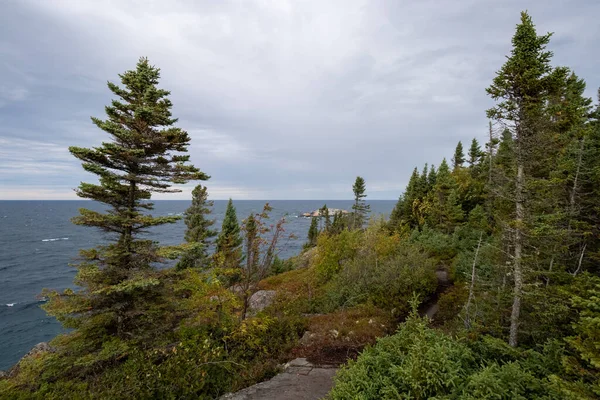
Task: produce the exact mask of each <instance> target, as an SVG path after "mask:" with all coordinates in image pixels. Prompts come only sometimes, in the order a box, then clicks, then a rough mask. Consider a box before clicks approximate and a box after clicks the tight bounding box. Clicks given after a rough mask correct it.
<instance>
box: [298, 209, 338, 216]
mask: <svg viewBox="0 0 600 400" xmlns="http://www.w3.org/2000/svg"><path fill="white" fill-rule="evenodd" d="M327 211H328V213H329V215H335V214H350V211H348V210H342V209H340V208H327ZM325 215H326V213H325V209H323V208H319V209H317V210H314V211H309V212H305V213H302V214H301V216H302V217H306V218H310V217H324V216H325Z"/></svg>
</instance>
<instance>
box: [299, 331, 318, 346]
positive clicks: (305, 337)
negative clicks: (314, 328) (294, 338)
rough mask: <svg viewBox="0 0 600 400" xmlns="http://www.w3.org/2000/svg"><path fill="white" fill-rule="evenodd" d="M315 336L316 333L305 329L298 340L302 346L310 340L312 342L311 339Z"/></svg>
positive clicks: (306, 344)
mask: <svg viewBox="0 0 600 400" xmlns="http://www.w3.org/2000/svg"><path fill="white" fill-rule="evenodd" d="M316 336H317V334H316V333H312V332H311V331H306V332H304V335H302V338H300V340H299V342H300V344H301V345H303V346H308V345H309V344H310V342H312V340H313V339H314V338H315V337H316Z"/></svg>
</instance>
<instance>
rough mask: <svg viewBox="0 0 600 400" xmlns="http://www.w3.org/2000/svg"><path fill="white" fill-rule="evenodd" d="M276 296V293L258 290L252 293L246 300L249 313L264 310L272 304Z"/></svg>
mask: <svg viewBox="0 0 600 400" xmlns="http://www.w3.org/2000/svg"><path fill="white" fill-rule="evenodd" d="M276 294H277V292H276V291H274V290H259V291H258V292H256V293H254V294H253V295H252V296H250V299H249V300H248V307H249V308H250V311H252V312H259V311H262V310H264V309H265V308H267V307H268V306H270V305H271V304H272V303H273V300H274V299H275V295H276Z"/></svg>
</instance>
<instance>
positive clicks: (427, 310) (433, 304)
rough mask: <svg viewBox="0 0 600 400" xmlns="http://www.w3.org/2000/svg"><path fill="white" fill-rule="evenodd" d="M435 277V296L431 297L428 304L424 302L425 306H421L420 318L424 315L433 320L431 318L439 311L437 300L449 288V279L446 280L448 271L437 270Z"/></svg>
mask: <svg viewBox="0 0 600 400" xmlns="http://www.w3.org/2000/svg"><path fill="white" fill-rule="evenodd" d="M435 276H436V277H437V280H438V287H437V290H436V291H435V294H434V295H433V296H432V297H431V299H430V300H429V301H428V302H426V303H425V304H423V305H422V306H421V309H420V314H421V315H422V316H425V315H426V316H428V317H429V318H431V319H433V317H434V316H435V314H436V313H437V312H438V310H439V305H438V300H439V298H440V295H441V294H442V293H443V292H444V291H446V289H447V288H448V286H450V279H449V278H448V271H445V270H437V271H435Z"/></svg>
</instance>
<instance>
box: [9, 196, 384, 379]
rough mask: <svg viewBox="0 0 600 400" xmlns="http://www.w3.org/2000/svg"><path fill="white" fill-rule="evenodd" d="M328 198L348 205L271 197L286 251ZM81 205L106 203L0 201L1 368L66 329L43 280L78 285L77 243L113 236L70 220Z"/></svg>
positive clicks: (164, 238)
mask: <svg viewBox="0 0 600 400" xmlns="http://www.w3.org/2000/svg"><path fill="white" fill-rule="evenodd" d="M264 203H265V202H264V201H254V200H252V201H250V200H248V201H235V202H234V205H235V206H236V208H237V215H238V218H239V219H240V220H241V219H243V218H245V217H246V216H247V215H248V214H249V213H251V212H259V211H261V210H262V207H263V205H264ZM324 203H327V205H328V206H329V207H331V208H341V209H347V210H349V209H350V207H351V206H352V201H346V200H337V201H336V200H328V201H323V200H289V201H283V200H279V201H272V202H270V204H271V206H273V211H272V213H271V217H272V219H273V220H275V219H279V218H280V217H282V216H284V215H288V217H287V218H286V220H287V223H286V225H285V229H286V233H291V234H294V235H295V236H296V238H295V239H292V240H284V241H282V242H281V253H280V255H281V256H282V257H290V256H293V255H295V254H298V253H299V252H300V249H301V248H302V244H303V243H304V242H305V241H306V235H307V232H308V227H309V225H310V219H308V218H301V217H300V218H297V216H298V215H299V214H301V213H302V212H306V211H312V210H315V209H317V208H319V207H321V206H322V205H323V204H324ZM369 204H370V205H371V209H372V213H373V214H389V213H390V212H391V210H392V208H393V207H394V204H395V202H394V201H387V200H379V201H370V202H369ZM188 206H189V202H188V201H156V202H155V209H154V211H153V214H154V215H175V214H179V213H182V212H184V211H185V209H186V208H187V207H188ZM226 206H227V202H226V201H215V205H214V207H213V218H215V219H216V220H217V222H216V226H217V227H218V228H220V226H221V222H222V218H223V214H224V212H225V208H226ZM81 207H86V208H91V209H94V210H98V211H101V210H103V209H104V208H105V207H104V206H103V205H101V204H97V203H93V202H91V201H0V370H2V369H7V368H9V367H10V366H12V365H13V364H14V363H15V362H17V361H18V360H19V359H20V358H21V357H22V356H23V355H24V354H25V353H27V352H28V351H29V350H30V349H31V348H32V347H33V346H34V345H36V344H37V343H39V342H44V341H48V340H50V339H52V338H53V337H54V336H56V335H57V334H58V333H60V332H61V331H62V328H61V326H60V324H59V323H58V322H57V321H56V320H55V319H54V318H51V317H48V316H47V315H46V314H45V313H44V311H43V310H41V309H40V307H39V306H40V304H41V301H40V299H39V297H38V296H39V293H40V292H41V291H42V289H43V288H49V289H57V290H62V289H65V288H67V287H74V285H73V283H72V282H73V277H74V275H75V268H73V267H70V266H69V263H72V262H74V261H75V258H76V257H77V254H78V250H79V249H82V248H89V247H94V246H96V245H98V244H101V243H102V242H104V241H106V240H107V239H108V236H107V235H106V234H104V233H102V232H100V231H99V230H96V229H93V228H87V227H82V226H76V225H73V224H72V223H71V222H70V218H71V217H73V216H75V215H77V213H78V212H77V210H78V209H79V208H81ZM184 231H185V225H184V224H183V222H182V221H179V222H178V223H176V224H170V225H163V226H160V227H156V228H154V229H152V230H151V231H150V233H149V236H150V237H151V238H153V239H155V240H158V241H160V242H161V244H165V245H168V244H177V243H181V241H182V240H183V235H184Z"/></svg>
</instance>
